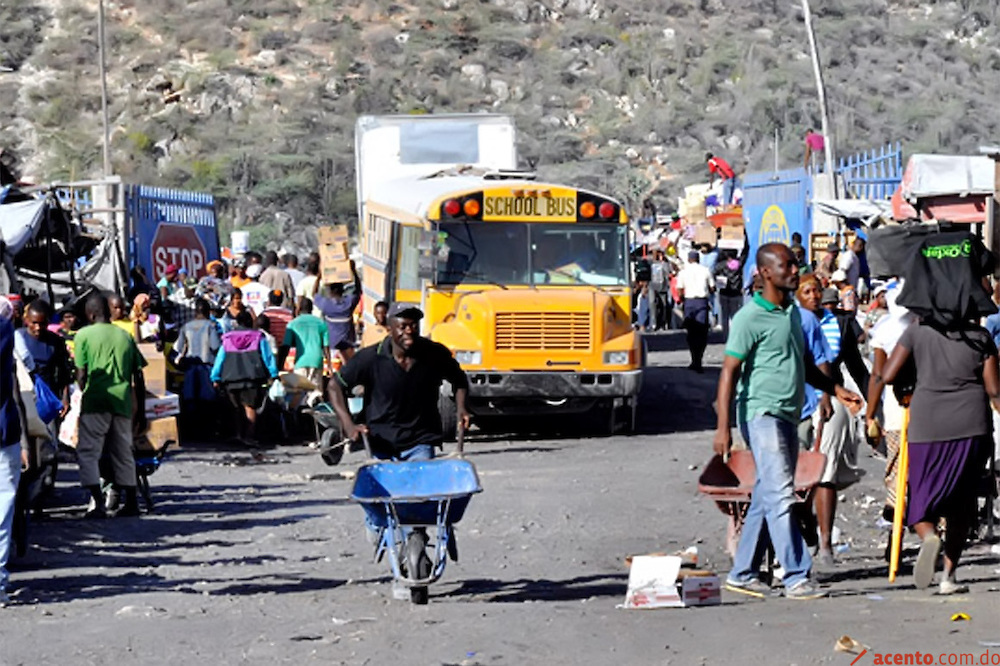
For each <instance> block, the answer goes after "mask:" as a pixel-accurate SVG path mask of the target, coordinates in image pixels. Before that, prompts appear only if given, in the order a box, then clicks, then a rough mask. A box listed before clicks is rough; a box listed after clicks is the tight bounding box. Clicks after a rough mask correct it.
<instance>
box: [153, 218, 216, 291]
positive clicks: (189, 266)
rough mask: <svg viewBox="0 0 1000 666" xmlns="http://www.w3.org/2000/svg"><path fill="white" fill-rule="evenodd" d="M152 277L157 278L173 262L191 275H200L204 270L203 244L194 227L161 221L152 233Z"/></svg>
mask: <svg viewBox="0 0 1000 666" xmlns="http://www.w3.org/2000/svg"><path fill="white" fill-rule="evenodd" d="M150 254H151V255H152V257H153V279H154V280H157V279H159V278H160V277H161V276H162V275H163V274H164V273H166V271H167V266H168V265H170V264H174V265H175V266H177V267H178V268H185V269H186V270H187V274H188V275H190V276H192V277H201V275H202V273H204V271H205V264H206V263H207V262H206V259H205V245H204V243H202V242H201V238H199V237H198V233H197V232H196V231H195V230H194V227H190V226H187V225H184V224H171V223H169V222H161V223H160V226H158V227H157V228H156V233H155V234H154V235H153V247H152V250H151V251H150Z"/></svg>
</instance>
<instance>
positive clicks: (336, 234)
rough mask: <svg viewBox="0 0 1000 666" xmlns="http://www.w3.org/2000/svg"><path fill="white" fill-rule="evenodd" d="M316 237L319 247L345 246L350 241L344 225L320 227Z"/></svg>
mask: <svg viewBox="0 0 1000 666" xmlns="http://www.w3.org/2000/svg"><path fill="white" fill-rule="evenodd" d="M316 235H317V236H318V237H319V244H320V245H337V244H339V243H343V244H345V245H346V244H347V243H348V242H349V241H350V236H349V235H348V233H347V225H346V224H338V225H336V226H327V227H320V228H319V230H318V231H317V232H316Z"/></svg>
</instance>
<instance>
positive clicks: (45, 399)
mask: <svg viewBox="0 0 1000 666" xmlns="http://www.w3.org/2000/svg"><path fill="white" fill-rule="evenodd" d="M35 404H36V405H37V407H38V418H40V419H41V420H42V421H44V422H45V423H52V422H53V421H54V420H55V418H56V417H57V416H59V412H61V411H62V406H63V405H62V400H60V399H59V396H57V395H56V394H55V392H53V390H52V389H50V388H49V385H48V384H46V383H45V380H44V379H42V378H41V377H39V376H38V375H35Z"/></svg>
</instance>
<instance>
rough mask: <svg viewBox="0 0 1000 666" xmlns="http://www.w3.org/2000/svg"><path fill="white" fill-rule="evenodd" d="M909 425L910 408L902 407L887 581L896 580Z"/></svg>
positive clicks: (907, 457)
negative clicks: (901, 425)
mask: <svg viewBox="0 0 1000 666" xmlns="http://www.w3.org/2000/svg"><path fill="white" fill-rule="evenodd" d="M909 427H910V408H909V407H904V408H903V427H902V429H901V430H900V432H899V458H898V461H899V462H897V463H896V506H895V507H894V509H893V513H892V542H891V545H892V547H891V549H890V551H889V582H890V583H894V582H895V581H896V572H898V571H899V552H900V550H901V549H902V545H903V517H904V516H905V515H906V479H907V477H908V476H909V474H910V452H909V448H910V447H909V445H908V443H907V437H906V431H907V430H908V429H909Z"/></svg>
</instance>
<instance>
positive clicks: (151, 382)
mask: <svg viewBox="0 0 1000 666" xmlns="http://www.w3.org/2000/svg"><path fill="white" fill-rule="evenodd" d="M138 347H139V351H140V352H141V353H142V356H143V358H145V359H146V367H145V368H143V370H142V376H143V377H145V379H146V390H147V391H149V392H150V393H153V394H155V395H163V394H164V393H166V392H167V359H166V358H165V357H164V356H163V353H162V352H158V351H156V345H155V344H154V343H152V342H143V343H141V344H139V345H138Z"/></svg>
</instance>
